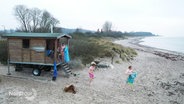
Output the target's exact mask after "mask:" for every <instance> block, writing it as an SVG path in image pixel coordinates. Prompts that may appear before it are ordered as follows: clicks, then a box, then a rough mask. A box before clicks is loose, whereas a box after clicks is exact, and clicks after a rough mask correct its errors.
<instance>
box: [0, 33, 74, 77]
mask: <svg viewBox="0 0 184 104" xmlns="http://www.w3.org/2000/svg"><path fill="white" fill-rule="evenodd" d="M3 37H6V38H7V42H8V62H9V63H10V64H14V65H15V70H21V69H22V68H23V67H30V68H32V69H33V71H32V73H33V75H36V76H39V75H40V73H41V70H42V69H45V70H50V69H51V68H53V67H54V62H56V66H59V65H61V60H59V59H58V57H59V54H60V52H58V47H60V46H61V43H65V44H66V45H67V46H68V47H69V39H71V38H72V37H71V36H69V35H65V34H61V33H11V34H5V35H3Z"/></svg>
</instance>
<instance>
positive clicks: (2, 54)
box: [0, 40, 8, 64]
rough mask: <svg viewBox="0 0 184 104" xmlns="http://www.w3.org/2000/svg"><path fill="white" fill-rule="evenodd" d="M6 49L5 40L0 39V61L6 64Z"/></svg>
mask: <svg viewBox="0 0 184 104" xmlns="http://www.w3.org/2000/svg"><path fill="white" fill-rule="evenodd" d="M7 59H8V51H7V40H0V62H1V63H2V64H7Z"/></svg>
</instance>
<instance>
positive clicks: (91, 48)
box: [70, 33, 137, 65]
mask: <svg viewBox="0 0 184 104" xmlns="http://www.w3.org/2000/svg"><path fill="white" fill-rule="evenodd" d="M71 35H72V37H73V39H72V40H71V46H70V55H71V57H72V58H77V57H78V58H81V60H82V63H83V64H84V65H85V64H88V63H90V62H91V61H93V60H94V59H95V58H97V57H100V58H103V57H109V58H113V57H115V56H116V55H118V57H119V58H121V59H122V60H123V61H130V60H133V57H135V56H136V55H137V53H136V51H135V50H134V49H132V48H129V47H124V46H122V45H119V44H115V43H113V42H112V41H110V40H108V39H105V38H103V37H95V36H89V35H86V34H84V33H73V34H71Z"/></svg>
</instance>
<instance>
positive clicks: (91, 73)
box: [89, 66, 95, 79]
mask: <svg viewBox="0 0 184 104" xmlns="http://www.w3.org/2000/svg"><path fill="white" fill-rule="evenodd" d="M94 69H95V67H94V66H90V68H89V77H90V78H92V79H94V74H93V71H94Z"/></svg>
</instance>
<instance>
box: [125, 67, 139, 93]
mask: <svg viewBox="0 0 184 104" xmlns="http://www.w3.org/2000/svg"><path fill="white" fill-rule="evenodd" d="M125 74H127V75H128V78H127V80H126V83H127V84H128V85H131V89H132V85H133V83H134V79H135V77H136V76H137V73H136V72H135V71H134V70H133V68H132V66H129V67H128V69H127V70H126V72H125Z"/></svg>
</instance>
